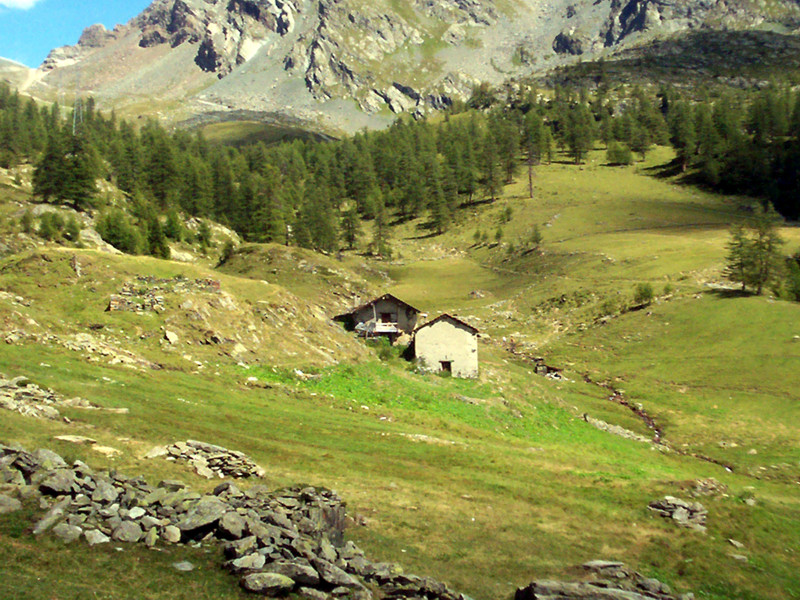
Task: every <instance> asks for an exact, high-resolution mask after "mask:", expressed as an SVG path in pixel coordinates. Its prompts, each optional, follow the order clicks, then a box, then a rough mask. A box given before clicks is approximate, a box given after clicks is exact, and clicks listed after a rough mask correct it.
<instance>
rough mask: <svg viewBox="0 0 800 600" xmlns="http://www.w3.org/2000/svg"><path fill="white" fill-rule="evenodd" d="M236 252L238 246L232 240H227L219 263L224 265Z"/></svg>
mask: <svg viewBox="0 0 800 600" xmlns="http://www.w3.org/2000/svg"><path fill="white" fill-rule="evenodd" d="M235 253H236V246H235V245H234V243H233V241H232V240H228V241H226V242H225V245H224V246H223V247H222V253H221V254H220V255H219V264H218V265H217V266H218V267H219V266H222V265H224V264H225V263H226V262H228V261H229V260H230V259H231V258H232V257H233V255H234V254H235Z"/></svg>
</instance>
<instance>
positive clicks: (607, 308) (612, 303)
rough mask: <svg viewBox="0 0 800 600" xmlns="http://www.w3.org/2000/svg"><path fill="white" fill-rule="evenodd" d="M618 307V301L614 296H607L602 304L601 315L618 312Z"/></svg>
mask: <svg viewBox="0 0 800 600" xmlns="http://www.w3.org/2000/svg"><path fill="white" fill-rule="evenodd" d="M617 308H618V307H617V301H616V300H615V299H614V298H606V299H605V300H603V302H602V303H601V304H600V316H601V317H606V316H608V315H613V314H616V312H617Z"/></svg>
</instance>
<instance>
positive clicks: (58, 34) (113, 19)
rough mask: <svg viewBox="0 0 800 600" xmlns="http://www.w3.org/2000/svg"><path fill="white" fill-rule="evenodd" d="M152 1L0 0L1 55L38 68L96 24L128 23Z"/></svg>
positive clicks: (111, 25) (107, 25) (112, 25)
mask: <svg viewBox="0 0 800 600" xmlns="http://www.w3.org/2000/svg"><path fill="white" fill-rule="evenodd" d="M150 1H151V0H0V56H1V57H3V58H10V59H11V60H15V61H17V62H21V63H22V64H24V65H28V66H29V67H38V66H39V65H40V64H41V62H42V61H43V60H44V58H45V57H46V56H47V53H48V52H50V50H52V49H53V48H57V47H58V46H66V45H71V44H74V43H75V42H77V41H78V38H79V37H80V35H81V32H82V31H83V30H84V29H85V28H86V27H88V26H89V25H93V24H94V23H102V24H103V25H105V26H106V27H107V28H109V29H111V28H113V27H114V25H116V24H118V23H126V22H128V20H130V19H131V17H135V16H136V15H138V14H139V13H140V12H142V10H143V9H144V8H145V7H147V6H148V5H149V4H150Z"/></svg>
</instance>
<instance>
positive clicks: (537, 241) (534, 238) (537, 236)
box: [530, 225, 542, 248]
mask: <svg viewBox="0 0 800 600" xmlns="http://www.w3.org/2000/svg"><path fill="white" fill-rule="evenodd" d="M530 244H531V246H533V247H534V248H538V247H539V246H540V245H541V244H542V231H541V230H540V229H539V226H538V225H534V226H533V231H531V237H530Z"/></svg>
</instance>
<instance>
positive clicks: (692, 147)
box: [669, 102, 697, 171]
mask: <svg viewBox="0 0 800 600" xmlns="http://www.w3.org/2000/svg"><path fill="white" fill-rule="evenodd" d="M669 127H670V133H671V136H672V139H671V141H672V146H673V147H674V148H675V150H676V152H677V160H678V162H679V164H680V166H681V170H682V171H686V169H687V167H688V166H689V163H690V162H691V160H692V159H693V158H694V155H695V151H696V148H697V134H696V133H695V126H694V120H693V119H692V111H691V108H690V107H689V105H688V104H687V103H686V102H677V103H675V104H673V105H671V109H670V113H669Z"/></svg>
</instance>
